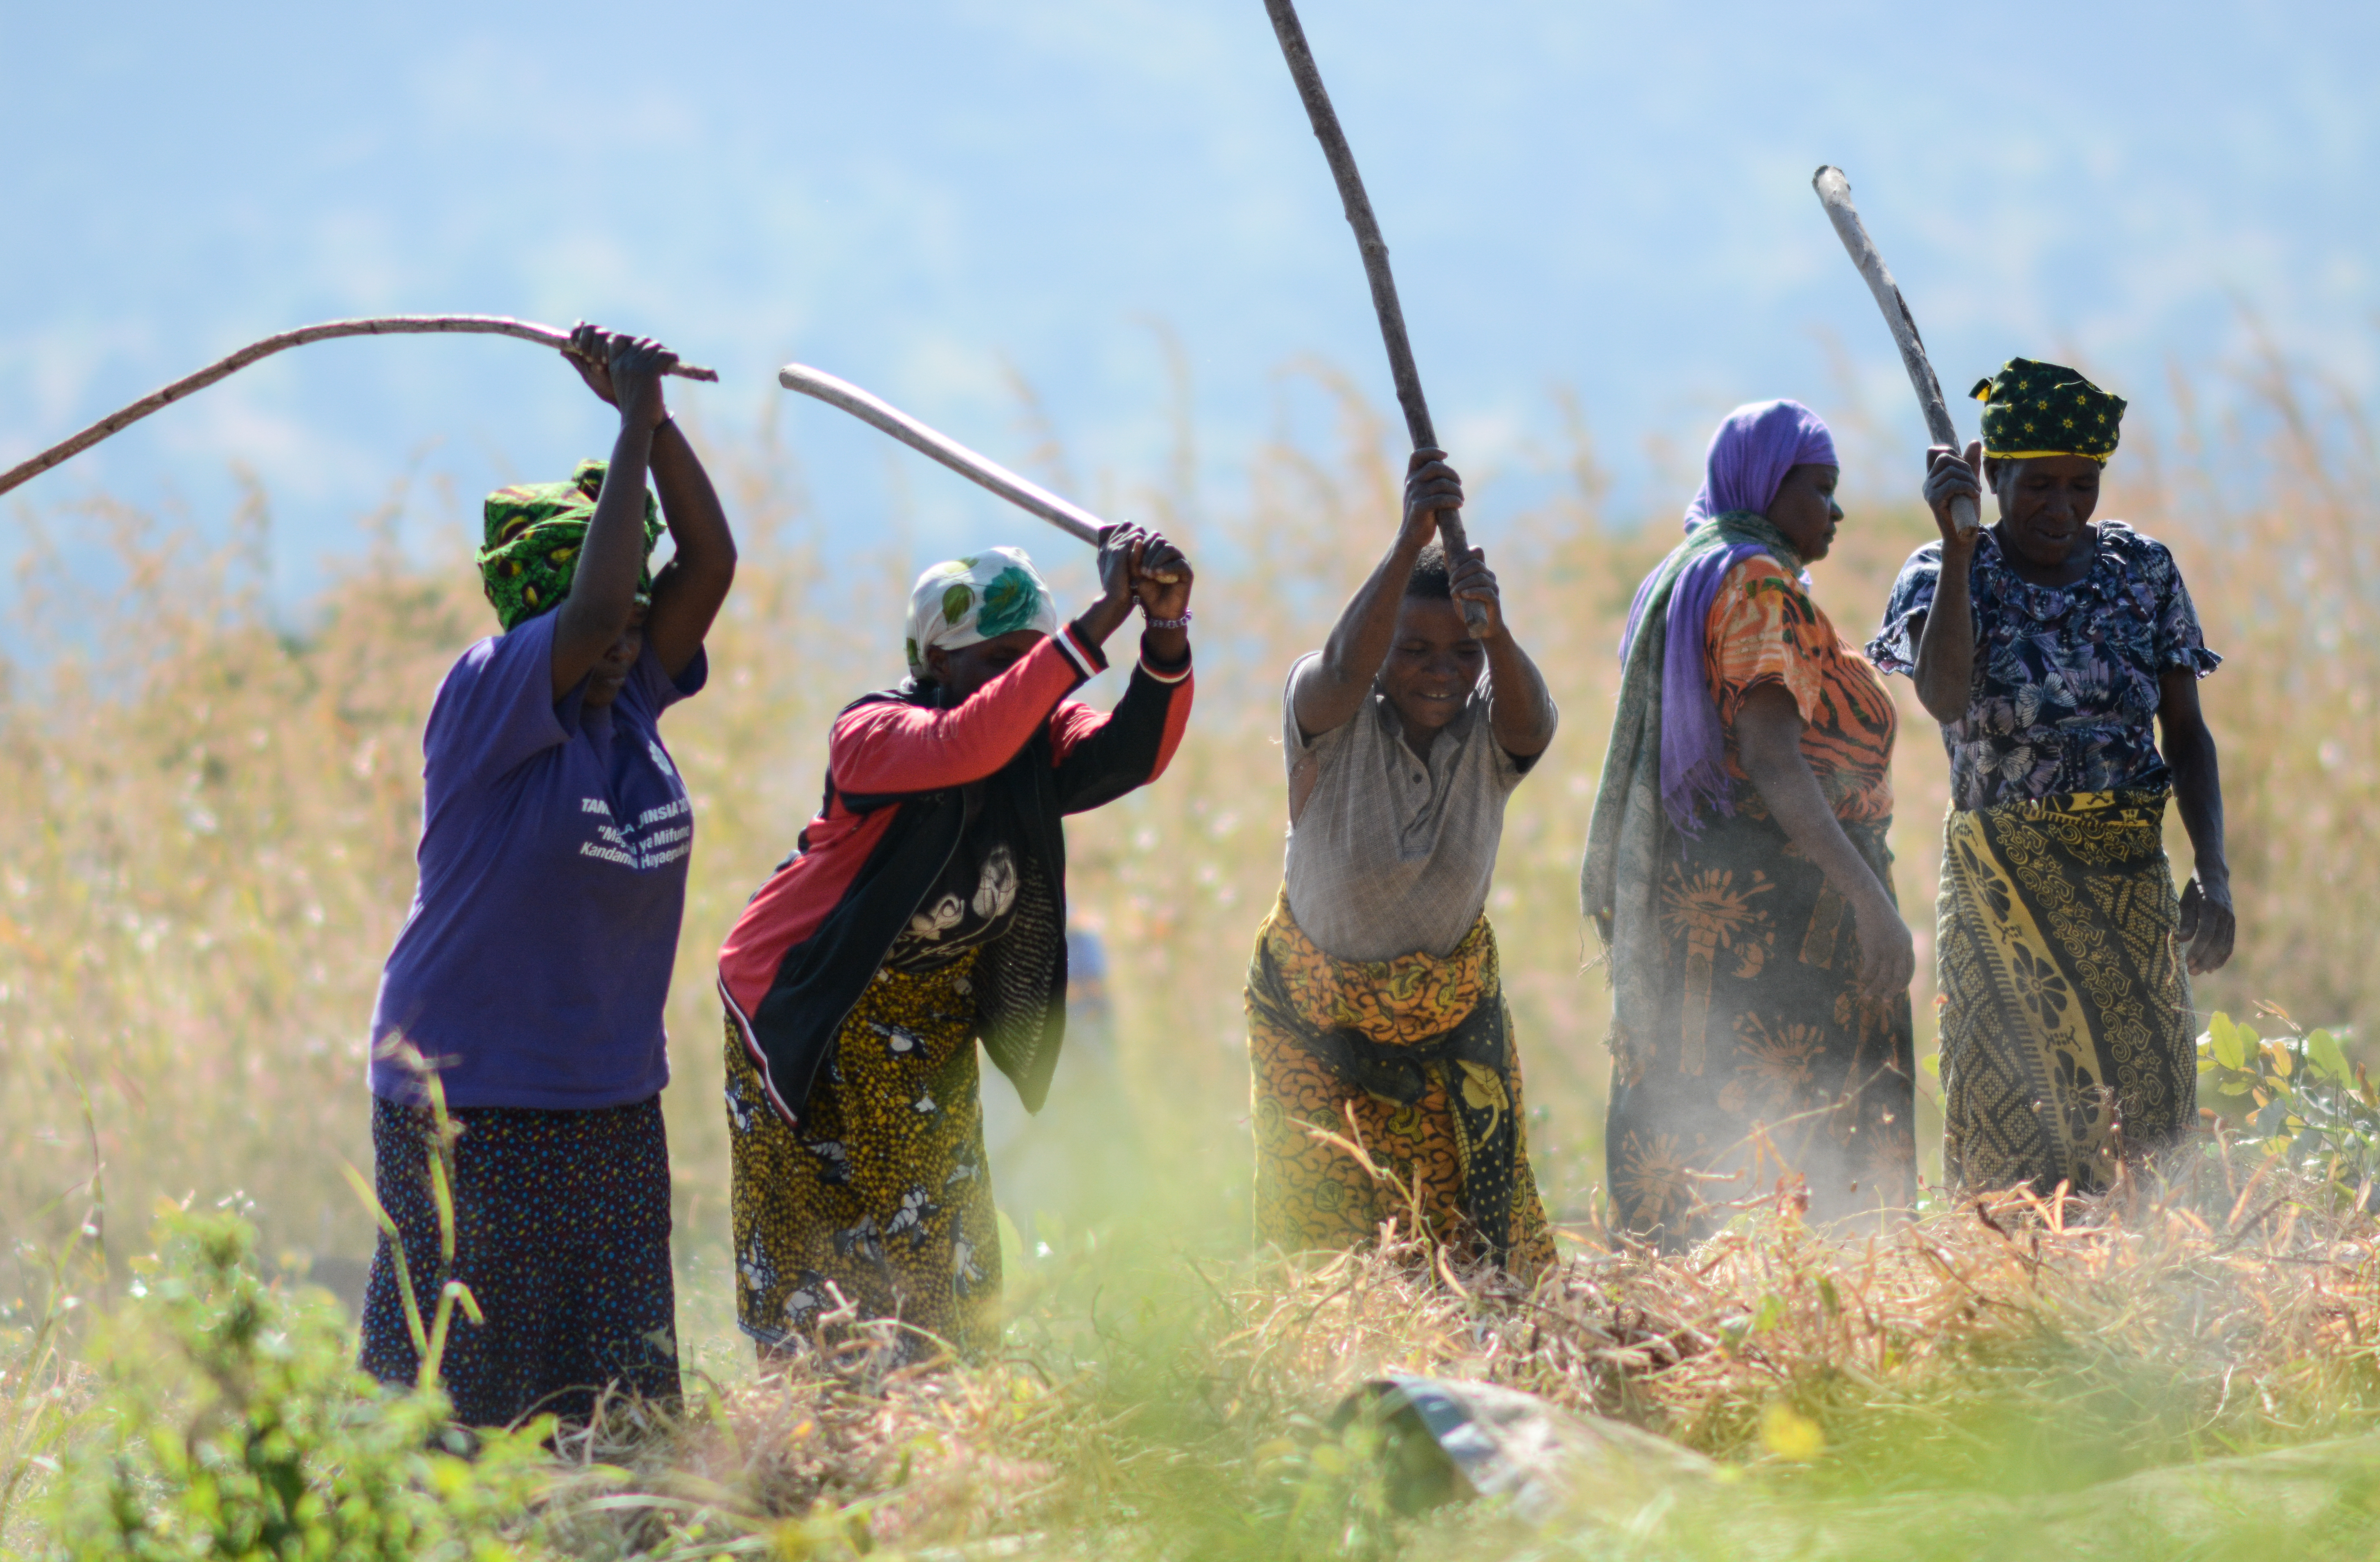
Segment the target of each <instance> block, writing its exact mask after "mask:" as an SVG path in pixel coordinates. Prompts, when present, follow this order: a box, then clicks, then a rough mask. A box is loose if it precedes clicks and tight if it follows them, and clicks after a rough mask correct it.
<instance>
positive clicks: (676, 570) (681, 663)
mask: <svg viewBox="0 0 2380 1562" xmlns="http://www.w3.org/2000/svg"><path fill="white" fill-rule="evenodd" d="M571 334H572V337H573V339H574V340H576V341H578V342H581V343H583V344H585V345H589V346H595V345H597V344H599V343H600V342H601V339H602V337H603V336H604V334H605V333H602V332H600V331H597V330H596V329H595V328H594V327H593V326H591V325H581V326H579V327H578V328H577V331H575V332H573V333H571ZM570 361H571V363H572V365H573V366H574V367H576V368H577V370H578V372H579V375H580V376H581V377H582V378H583V379H585V380H586V381H587V385H588V388H589V390H591V391H593V392H594V393H595V394H597V395H599V396H601V397H602V398H603V400H604V401H606V402H608V403H610V404H611V405H613V406H618V405H619V400H618V395H617V393H616V392H615V391H614V389H613V383H612V375H611V371H610V369H609V368H608V366H607V365H605V364H600V363H593V362H590V361H589V360H588V359H586V358H584V357H577V356H575V355H574V356H572V357H571V359H570ZM661 395H662V393H661V381H660V379H659V377H658V376H656V377H655V379H654V382H653V397H654V401H655V403H656V405H659V403H660V401H661ZM647 460H648V464H649V465H650V467H651V470H652V478H653V487H654V488H655V489H656V490H659V492H660V495H661V502H662V520H663V521H665V522H667V523H668V526H669V530H670V539H671V541H672V542H673V543H674V544H675V547H674V551H672V553H671V556H670V562H669V563H667V564H665V565H663V566H662V572H661V574H660V575H658V576H657V577H656V578H655V579H654V581H653V603H652V607H651V609H650V611H648V612H647V613H646V615H645V643H646V644H647V645H649V646H650V647H652V648H653V654H654V655H655V656H656V657H658V658H660V659H661V664H662V672H666V673H668V674H669V675H670V676H671V677H673V678H674V677H676V676H677V675H678V674H679V673H681V672H685V671H686V663H688V662H690V661H692V660H694V653H695V652H697V651H698V650H700V649H701V648H702V641H703V637H704V636H707V635H709V634H710V621H711V620H712V619H714V618H716V617H718V616H719V607H720V604H721V603H722V602H724V601H725V600H726V599H727V588H728V587H730V586H732V585H733V584H735V534H734V533H733V532H732V531H730V530H729V529H728V526H727V511H726V509H725V507H724V506H722V504H721V503H719V493H718V490H715V489H713V488H712V487H711V486H710V473H708V472H706V471H704V470H703V469H702V458H701V457H700V456H698V455H697V454H695V453H694V446H693V444H692V443H690V442H688V441H687V439H686V432H685V430H682V429H680V428H679V427H678V426H677V420H676V419H675V418H672V417H670V415H669V412H668V409H667V408H666V407H662V412H661V421H660V422H659V423H657V424H656V425H654V427H653V430H652V440H651V443H650V447H649V449H648V452H647ZM618 465H619V464H618V462H617V461H616V460H614V462H613V469H615V470H616V469H617V468H618ZM590 529H591V528H590ZM623 622H625V620H624V621H623ZM605 643H606V644H609V642H608V641H607V642H605ZM599 654H600V653H599Z"/></svg>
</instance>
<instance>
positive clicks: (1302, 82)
mask: <svg viewBox="0 0 2380 1562" xmlns="http://www.w3.org/2000/svg"><path fill="white" fill-rule="evenodd" d="M1265 11H1266V13H1267V14H1268V15H1269V16H1270V17H1271V18H1272V30H1273V32H1274V34H1275V36H1277V37H1279V38H1280V40H1281V54H1283V55H1284V56H1285V57H1286V58H1287V59H1288V61H1289V74H1290V79H1292V80H1293V81H1295V82H1296V83H1297V95H1298V96H1299V97H1300V98H1303V99H1304V100H1305V116H1306V118H1308V119H1310V120H1312V121H1313V122H1314V139H1316V140H1318V141H1320V142H1321V143H1322V155H1323V156H1324V157H1325V158H1328V159H1329V160H1330V176H1331V177H1332V178H1333V179H1335V180H1337V181H1338V183H1339V199H1340V200H1341V201H1342V203H1343V204H1344V205H1345V207H1346V209H1347V225H1348V226H1350V227H1352V228H1354V230H1355V244H1356V247H1357V248H1360V249H1361V250H1362V251H1363V252H1364V275H1365V276H1366V278H1367V279H1368V280H1369V281H1370V282H1371V285H1372V310H1373V312H1374V313H1376V314H1378V316H1379V317H1380V339H1381V341H1383V342H1384V343H1386V344H1387V345H1388V349H1389V376H1390V379H1391V380H1393V381H1395V382H1396V387H1397V405H1398V406H1402V407H1403V408H1404V413H1405V431H1406V432H1407V433H1409V434H1411V435H1412V436H1413V442H1414V448H1415V450H1434V449H1437V448H1438V430H1436V429H1435V428H1434V427H1433V426H1432V425H1431V423H1430V420H1429V403H1428V402H1427V401H1426V400H1424V399H1423V397H1422V394H1421V370H1420V369H1416V368H1415V366H1414V356H1413V343H1412V342H1411V341H1410V340H1408V339H1407V337H1406V335H1405V311H1404V307H1403V305H1401V304H1399V303H1398V302H1397V279H1396V277H1395V275H1394V274H1393V273H1391V272H1390V270H1389V246H1388V243H1387V241H1386V240H1384V239H1383V238H1381V237H1380V224H1379V220H1378V218H1376V217H1374V216H1373V215H1372V198H1371V197H1369V196H1367V195H1366V194H1365V193H1364V176H1363V175H1361V174H1359V173H1357V172H1356V171H1355V153H1354V150H1353V149H1352V148H1350V147H1349V146H1348V145H1347V133H1346V132H1345V131H1343V130H1342V129H1340V128H1339V114H1338V111H1337V110H1335V109H1333V108H1332V107H1331V106H1330V93H1329V92H1328V91H1324V90H1323V86H1322V72H1321V71H1320V70H1319V69H1318V68H1317V67H1315V64H1314V51H1313V50H1312V49H1309V48H1307V47H1306V44H1305V28H1304V27H1302V26H1300V25H1299V24H1298V20H1297V7H1296V6H1293V4H1291V0H1265ZM1438 534H1439V538H1440V539H1442V540H1443V541H1444V542H1445V544H1446V551H1447V553H1448V554H1449V555H1450V557H1460V556H1461V555H1462V554H1463V552H1464V551H1467V550H1468V549H1469V548H1470V546H1471V543H1470V539H1468V538H1466V537H1465V536H1464V535H1463V512H1462V511H1460V510H1441V511H1439V513H1438ZM1463 618H1464V620H1465V621H1466V622H1468V623H1469V624H1470V625H1471V627H1472V628H1474V629H1484V628H1486V627H1487V625H1488V609H1487V608H1486V606H1485V605H1483V604H1481V603H1478V602H1473V601H1465V602H1464V603H1463Z"/></svg>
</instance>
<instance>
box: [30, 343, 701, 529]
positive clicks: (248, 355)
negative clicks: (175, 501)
mask: <svg viewBox="0 0 2380 1562" xmlns="http://www.w3.org/2000/svg"><path fill="white" fill-rule="evenodd" d="M450 334H454V335H477V336H510V337H514V338H516V340H519V341H523V342H535V343H537V344H538V345H540V346H545V347H553V348H555V349H557V350H559V351H561V352H565V353H567V352H569V351H570V333H568V332H566V331H556V330H555V329H554V328H553V327H552V326H550V325H537V324H533V323H532V322H530V321H525V320H507V319H505V318H504V316H502V315H383V316H381V317H380V318H378V319H376V320H334V321H325V322H324V323H322V324H321V325H306V326H300V327H298V328H297V330H295V331H285V332H283V333H281V334H280V335H278V336H267V337H266V338H265V339H264V340H263V341H261V342H255V343H251V344H249V345H248V346H245V347H242V348H241V349H240V350H239V351H237V352H236V353H234V354H232V355H231V357H227V358H225V359H223V360H221V361H220V362H217V363H211V364H209V365H208V366H207V367H206V368H204V369H200V370H199V371H198V372H197V373H196V374H192V375H189V376H188V377H187V378H184V379H180V380H176V381H174V382H173V383H172V384H170V385H168V386H166V387H165V388H164V390H162V391H152V392H151V393H150V394H147V395H145V396H142V397H141V398H140V400H139V401H137V402H134V403H133V404H132V405H131V406H128V407H126V408H124V409H123V410H122V411H121V412H111V413H109V414H108V415H107V416H106V417H104V418H101V419H100V420H99V421H98V422H96V423H94V424H92V425H91V427H90V428H88V429H85V430H83V431H82V432H81V433H79V434H77V435H75V436H74V437H73V438H72V439H69V440H64V441H61V442H59V443H56V444H54V445H52V446H50V448H49V449H47V450H45V451H43V452H42V454H39V455H36V456H34V457H33V458H32V459H31V460H30V461H24V462H19V463H18V465H16V466H11V467H9V468H8V470H7V471H6V472H0V493H6V492H7V491H8V490H10V489H12V488H15V487H17V486H18V484H20V483H25V482H30V480H32V479H33V478H37V477H39V476H41V475H42V473H43V472H46V471H48V470H49V469H50V468H51V467H53V466H56V465H57V464H58V463H59V462H61V461H65V460H67V458H69V457H71V456H75V455H79V454H82V453H83V452H84V451H86V450H89V449H90V448H91V446H93V445H95V444H97V443H98V442H100V441H102V440H103V439H106V438H107V437H108V436H109V435H111V434H115V433H121V432H122V431H123V430H126V429H128V428H130V427H131V426H132V425H133V424H135V423H138V422H140V420H141V419H142V418H146V417H148V416H149V415H150V414H151V413H152V412H155V411H158V410H160V409H161V408H164V407H167V406H172V405H173V404H174V403H176V402H177V401H180V400H181V399H182V398H183V397H184V396H187V395H189V394H192V393H193V392H196V391H203V390H205V389H206V388H207V387H208V386H210V385H212V384H213V383H214V382H215V381H218V380H222V379H225V378H226V377H227V376H230V375H233V374H237V373H238V372H239V371H240V370H241V369H246V368H247V367H248V366H249V364H252V363H255V362H256V361H258V360H259V359H260V358H269V357H272V356H273V354H275V353H282V352H287V351H288V350H289V349H290V348H292V347H302V346H304V345H306V344H307V343H309V342H328V341H331V340H333V339H334V338H336V337H340V336H423V335H433V336H434V335H450ZM670 372H671V373H672V374H674V375H677V376H679V377H680V378H682V379H686V380H714V381H715V380H717V379H718V378H719V376H718V375H717V374H716V373H714V372H712V371H711V370H710V369H697V368H695V367H694V366H693V365H692V364H686V363H682V364H679V365H678V366H677V367H676V368H674V369H671V370H670Z"/></svg>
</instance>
